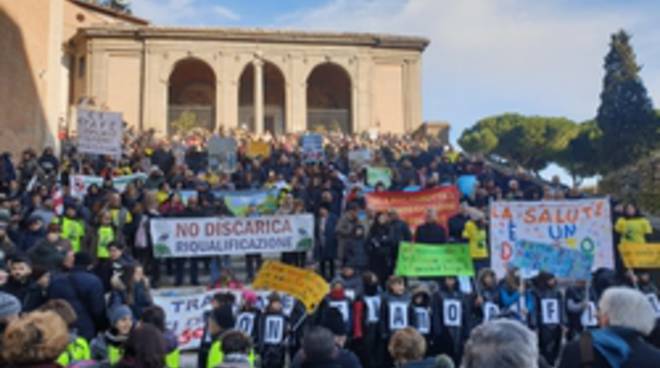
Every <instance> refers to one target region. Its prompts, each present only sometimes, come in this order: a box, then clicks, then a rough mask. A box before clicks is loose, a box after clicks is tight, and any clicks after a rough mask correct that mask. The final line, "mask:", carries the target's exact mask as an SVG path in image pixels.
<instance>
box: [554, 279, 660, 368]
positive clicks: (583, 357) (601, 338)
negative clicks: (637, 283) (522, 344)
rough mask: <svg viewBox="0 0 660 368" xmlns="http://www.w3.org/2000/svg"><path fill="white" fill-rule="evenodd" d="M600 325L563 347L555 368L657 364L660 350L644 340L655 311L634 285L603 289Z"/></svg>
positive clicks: (627, 367)
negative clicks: (631, 286) (557, 366)
mask: <svg viewBox="0 0 660 368" xmlns="http://www.w3.org/2000/svg"><path fill="white" fill-rule="evenodd" d="M598 308H599V314H598V320H599V324H600V327H601V328H600V329H597V330H594V331H591V332H584V333H583V334H582V336H581V337H580V339H579V340H576V341H573V342H571V343H569V344H568V345H566V346H565V347H564V350H563V351H562V354H561V359H560V364H559V368H573V367H575V368H580V367H591V368H599V367H614V368H633V367H635V368H652V367H659V366H660V350H658V349H656V348H654V347H653V346H651V345H650V344H648V343H647V342H645V341H644V339H643V337H644V336H647V335H648V334H649V333H650V332H651V331H652V330H653V327H654V326H655V312H654V310H653V307H652V306H651V303H650V302H649V301H648V299H646V297H645V296H644V294H642V293H641V292H639V291H638V290H635V289H630V288H625V287H613V288H609V289H607V290H605V292H604V293H603V295H602V297H601V298H600V301H599V303H598Z"/></svg>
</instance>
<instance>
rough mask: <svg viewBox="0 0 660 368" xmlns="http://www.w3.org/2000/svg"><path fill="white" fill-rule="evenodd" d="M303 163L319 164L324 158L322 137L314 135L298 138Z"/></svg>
mask: <svg viewBox="0 0 660 368" xmlns="http://www.w3.org/2000/svg"><path fill="white" fill-rule="evenodd" d="M300 147H301V152H300V153H301V156H302V159H303V162H306V163H308V162H320V161H323V159H324V158H325V152H324V151H323V136H322V135H320V134H316V133H310V134H305V135H303V136H302V137H301V138H300Z"/></svg>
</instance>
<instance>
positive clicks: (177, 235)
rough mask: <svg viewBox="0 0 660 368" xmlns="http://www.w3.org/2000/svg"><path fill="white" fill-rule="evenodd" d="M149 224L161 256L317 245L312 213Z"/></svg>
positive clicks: (274, 250)
mask: <svg viewBox="0 0 660 368" xmlns="http://www.w3.org/2000/svg"><path fill="white" fill-rule="evenodd" d="M149 224H150V228H151V236H152V239H153V242H154V255H155V256H156V257H159V258H161V257H204V256H217V255H220V254H251V253H279V252H291V251H306V250H309V249H310V248H311V247H312V246H313V245H314V240H313V236H314V217H313V216H312V215H310V214H304V215H290V216H262V217H247V218H244V217H243V218H242V217H201V218H194V217H181V218H156V219H153V220H151V221H150V222H149Z"/></svg>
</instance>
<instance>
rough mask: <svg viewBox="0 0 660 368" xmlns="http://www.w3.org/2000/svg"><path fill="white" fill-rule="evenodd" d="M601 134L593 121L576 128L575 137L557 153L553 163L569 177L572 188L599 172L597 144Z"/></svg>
mask: <svg viewBox="0 0 660 368" xmlns="http://www.w3.org/2000/svg"><path fill="white" fill-rule="evenodd" d="M601 136H602V132H601V131H600V129H599V128H598V125H597V124H596V121H595V120H589V121H587V122H584V123H582V124H580V125H578V126H577V132H576V135H575V136H574V137H573V138H572V139H571V140H570V141H569V142H568V144H567V145H566V147H565V148H564V149H563V150H562V151H561V152H559V153H558V154H557V155H556V156H555V159H554V161H555V162H557V164H559V165H560V166H561V167H563V168H564V169H566V171H568V173H569V174H570V175H571V179H572V180H573V186H576V187H579V186H580V185H581V184H582V182H583V180H584V179H585V178H588V177H591V176H594V175H596V174H597V173H598V172H599V151H598V147H599V143H600V138H601Z"/></svg>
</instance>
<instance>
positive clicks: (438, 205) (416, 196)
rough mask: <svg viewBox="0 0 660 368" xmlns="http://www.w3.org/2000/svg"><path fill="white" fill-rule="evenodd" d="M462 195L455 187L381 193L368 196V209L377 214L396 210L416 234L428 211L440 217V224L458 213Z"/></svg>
mask: <svg viewBox="0 0 660 368" xmlns="http://www.w3.org/2000/svg"><path fill="white" fill-rule="evenodd" d="M459 198H460V195H459V194H458V189H456V187H455V186H449V187H442V188H436V189H428V190H422V191H419V192H380V193H368V194H367V195H366V200H367V208H368V209H370V210H371V211H373V212H374V213H376V212H387V211H389V210H392V209H393V210H396V211H397V213H398V214H399V217H400V218H401V219H402V220H403V221H405V222H406V223H407V224H408V225H409V226H410V228H411V230H412V231H413V232H414V230H415V229H416V228H417V226H419V225H421V224H423V223H424V220H425V218H426V211H427V210H429V209H433V210H435V211H436V213H437V215H438V222H439V223H440V224H443V225H444V224H446V223H447V220H448V219H449V218H450V217H451V216H454V215H455V214H456V213H458V210H459V202H458V200H459Z"/></svg>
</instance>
